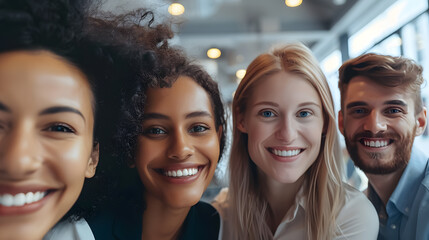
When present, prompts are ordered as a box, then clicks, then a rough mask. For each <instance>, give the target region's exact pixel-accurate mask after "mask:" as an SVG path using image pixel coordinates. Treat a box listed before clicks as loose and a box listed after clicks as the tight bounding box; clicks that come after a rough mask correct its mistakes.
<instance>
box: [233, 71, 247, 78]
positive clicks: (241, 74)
mask: <svg viewBox="0 0 429 240" xmlns="http://www.w3.org/2000/svg"><path fill="white" fill-rule="evenodd" d="M244 75H246V69H238V70H237V72H235V76H236V77H237V78H238V79H239V80H241V79H243V78H244Z"/></svg>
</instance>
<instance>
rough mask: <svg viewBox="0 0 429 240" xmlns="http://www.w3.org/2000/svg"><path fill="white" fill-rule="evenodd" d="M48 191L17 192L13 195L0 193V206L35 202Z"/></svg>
mask: <svg viewBox="0 0 429 240" xmlns="http://www.w3.org/2000/svg"><path fill="white" fill-rule="evenodd" d="M49 193H50V191H37V192H27V193H18V194H15V195H12V194H9V193H3V194H0V206H4V207H21V206H24V205H27V204H31V203H35V202H38V201H40V200H42V199H43V198H44V197H46V196H47V195H48V194H49Z"/></svg>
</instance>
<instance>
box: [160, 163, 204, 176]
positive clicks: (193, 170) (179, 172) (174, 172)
mask: <svg viewBox="0 0 429 240" xmlns="http://www.w3.org/2000/svg"><path fill="white" fill-rule="evenodd" d="M203 168H204V166H198V167H188V168H181V169H157V170H156V171H157V172H158V173H160V174H162V175H164V176H166V177H171V178H186V177H191V176H194V175H197V174H198V172H200V171H201V170H202V169H203Z"/></svg>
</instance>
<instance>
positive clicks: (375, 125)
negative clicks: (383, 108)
mask: <svg viewBox="0 0 429 240" xmlns="http://www.w3.org/2000/svg"><path fill="white" fill-rule="evenodd" d="M363 128H364V130H367V131H371V132H372V133H378V132H383V131H386V130H387V123H386V119H385V118H384V116H383V115H382V114H381V113H379V112H377V111H372V112H371V113H370V114H369V115H368V117H367V118H366V119H365V123H364V125H363Z"/></svg>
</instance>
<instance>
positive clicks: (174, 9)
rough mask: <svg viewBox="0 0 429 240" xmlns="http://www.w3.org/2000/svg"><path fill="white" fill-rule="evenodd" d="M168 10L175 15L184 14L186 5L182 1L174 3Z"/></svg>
mask: <svg viewBox="0 0 429 240" xmlns="http://www.w3.org/2000/svg"><path fill="white" fill-rule="evenodd" d="M168 12H169V13H170V14H171V15H173V16H178V15H182V14H183V13H184V12H185V7H184V6H183V5H182V4H180V3H172V4H171V5H170V6H169V7H168Z"/></svg>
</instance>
